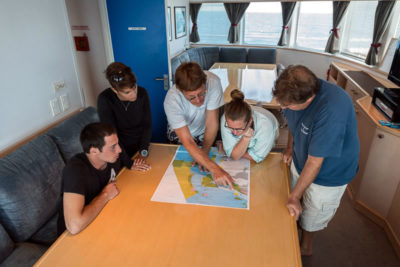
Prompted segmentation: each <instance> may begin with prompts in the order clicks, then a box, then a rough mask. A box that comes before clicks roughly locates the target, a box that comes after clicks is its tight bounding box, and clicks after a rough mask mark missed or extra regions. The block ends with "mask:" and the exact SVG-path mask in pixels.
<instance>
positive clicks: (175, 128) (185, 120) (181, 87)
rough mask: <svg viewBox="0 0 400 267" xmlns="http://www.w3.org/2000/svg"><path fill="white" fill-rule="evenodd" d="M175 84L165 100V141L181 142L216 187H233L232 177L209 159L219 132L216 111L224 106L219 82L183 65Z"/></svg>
mask: <svg viewBox="0 0 400 267" xmlns="http://www.w3.org/2000/svg"><path fill="white" fill-rule="evenodd" d="M175 82H176V83H175V85H174V86H173V87H172V88H171V89H170V90H169V91H168V93H167V95H166V97H165V101H164V109H165V113H166V114H167V119H168V124H169V126H168V127H169V129H168V139H169V140H170V141H171V142H173V143H175V142H179V143H181V144H182V145H183V146H184V147H185V148H186V150H187V151H188V152H189V154H190V155H191V156H192V157H193V159H194V161H195V163H197V164H198V165H199V168H200V170H202V169H203V168H205V169H207V170H209V171H210V172H211V174H212V176H213V179H214V180H215V182H216V183H217V184H220V185H229V186H231V187H232V182H233V180H232V177H231V176H230V175H229V174H228V173H227V172H226V171H224V170H223V169H222V168H221V167H219V166H218V165H217V164H215V163H214V162H213V161H212V160H211V159H210V158H209V157H208V155H209V151H210V148H211V146H212V144H213V143H214V140H215V137H216V135H217V132H218V127H219V116H218V114H219V110H218V108H219V107H221V106H222V105H223V104H224V98H223V92H222V86H221V81H220V80H219V78H218V77H217V76H216V75H215V74H213V73H211V72H208V71H203V70H202V69H201V67H200V66H199V64H197V63H196V62H184V63H182V64H181V65H180V66H179V68H178V69H177V70H176V74H175ZM199 145H202V148H200V147H199Z"/></svg>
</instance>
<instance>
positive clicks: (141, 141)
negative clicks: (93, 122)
mask: <svg viewBox="0 0 400 267" xmlns="http://www.w3.org/2000/svg"><path fill="white" fill-rule="evenodd" d="M105 74H106V78H107V80H108V81H109V83H110V85H111V88H108V89H105V90H104V91H103V92H102V93H101V94H100V95H99V97H98V99H97V107H98V112H99V116H100V121H101V122H105V123H109V124H111V125H113V126H114V127H115V128H116V129H117V132H118V138H119V143H120V144H121V145H122V147H123V148H124V150H125V151H126V152H127V153H128V155H129V156H130V157H132V156H133V155H134V154H135V153H136V152H137V151H139V154H140V155H141V156H142V157H146V156H147V155H148V147H149V143H150V139H151V111H150V101H149V96H148V95H147V91H146V89H144V88H143V87H140V86H137V83H136V76H135V74H133V72H132V70H131V68H130V67H128V66H126V65H125V64H123V63H120V62H114V63H111V64H110V65H109V66H108V67H107V69H106V71H105ZM135 163H136V162H135Z"/></svg>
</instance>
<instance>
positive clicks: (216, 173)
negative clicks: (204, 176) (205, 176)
mask: <svg viewBox="0 0 400 267" xmlns="http://www.w3.org/2000/svg"><path fill="white" fill-rule="evenodd" d="M175 133H176V135H177V136H178V137H179V140H180V141H181V143H182V144H183V146H184V147H185V148H186V150H187V151H188V152H189V154H190V155H191V156H192V157H193V159H194V160H195V161H196V162H197V163H199V164H201V165H202V166H204V167H205V168H206V169H208V170H209V171H210V172H211V174H212V175H213V178H214V180H215V182H216V183H217V184H221V185H229V186H230V187H231V188H232V182H233V180H232V177H231V176H230V175H229V174H228V173H227V172H225V171H224V170H223V169H221V168H220V167H219V166H218V165H217V164H216V163H215V162H214V161H212V160H211V159H210V158H209V157H208V154H205V153H204V151H203V150H202V149H200V148H199V147H198V146H197V144H196V143H195V142H194V140H193V138H192V135H191V134H190V131H189V128H188V127H187V126H183V127H181V128H178V129H175Z"/></svg>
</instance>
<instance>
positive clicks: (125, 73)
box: [105, 62, 136, 91]
mask: <svg viewBox="0 0 400 267" xmlns="http://www.w3.org/2000/svg"><path fill="white" fill-rule="evenodd" d="M105 74H106V78H107V80H108V82H109V83H110V85H111V87H112V88H114V89H115V90H117V91H121V90H123V89H125V88H133V87H135V86H136V76H135V74H133V72H132V70H131V68H130V67H128V66H126V65H125V64H124V63H121V62H114V63H111V64H110V65H108V67H107V69H106V71H105Z"/></svg>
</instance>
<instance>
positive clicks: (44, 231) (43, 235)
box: [29, 198, 62, 245]
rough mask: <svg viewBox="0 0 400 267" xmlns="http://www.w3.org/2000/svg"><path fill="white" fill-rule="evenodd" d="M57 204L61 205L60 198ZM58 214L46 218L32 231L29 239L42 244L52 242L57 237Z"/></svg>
mask: <svg viewBox="0 0 400 267" xmlns="http://www.w3.org/2000/svg"><path fill="white" fill-rule="evenodd" d="M59 205H60V207H61V205H62V203H61V198H60V201H59ZM58 215H59V213H58V212H57V213H56V214H55V215H54V216H53V217H51V218H50V220H48V221H47V222H46V223H45V224H44V225H43V226H42V227H41V228H40V229H39V230H38V231H37V232H36V233H34V234H33V235H32V236H31V238H29V241H30V242H34V243H40V244H43V245H51V244H53V242H54V241H56V239H57V237H58V226H57V222H58Z"/></svg>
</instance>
